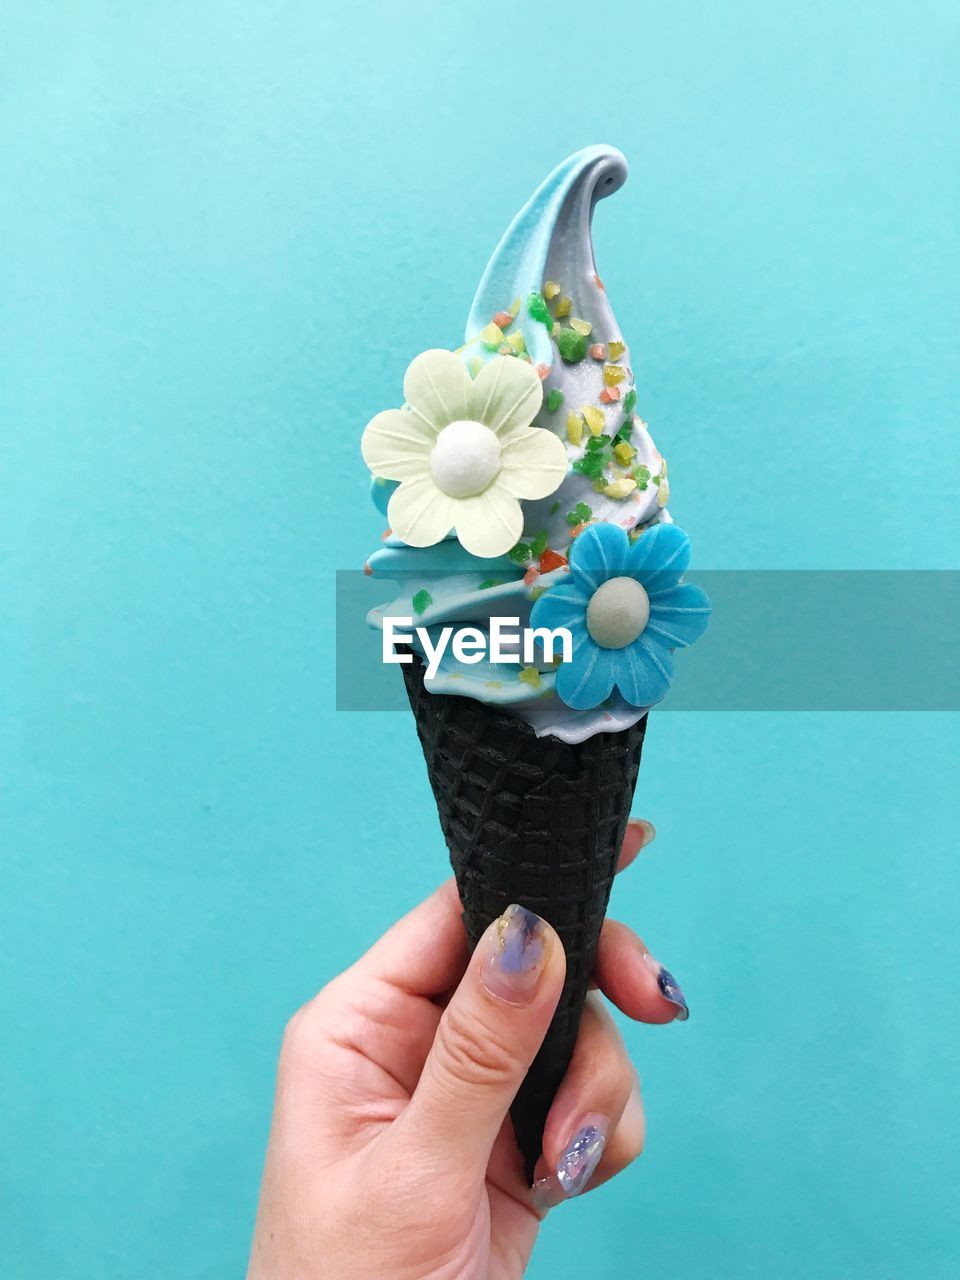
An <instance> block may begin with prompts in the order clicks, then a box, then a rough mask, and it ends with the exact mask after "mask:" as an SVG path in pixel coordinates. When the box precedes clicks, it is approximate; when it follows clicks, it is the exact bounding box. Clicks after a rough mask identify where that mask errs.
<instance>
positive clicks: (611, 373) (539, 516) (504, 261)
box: [366, 146, 670, 742]
mask: <svg viewBox="0 0 960 1280" xmlns="http://www.w3.org/2000/svg"><path fill="white" fill-rule="evenodd" d="M626 177H627V165H626V160H625V159H624V157H623V155H622V154H621V153H620V152H619V151H617V150H615V149H614V148H612V147H607V146H595V147H588V148H586V149H585V150H583V151H578V152H577V153H576V154H575V155H572V156H570V157H569V158H568V159H567V160H565V161H564V162H563V163H562V164H561V165H559V166H558V167H557V168H556V169H555V170H554V171H553V172H552V173H551V174H550V175H549V177H547V178H546V179H545V181H544V182H543V183H541V185H540V186H539V187H538V188H537V190H536V191H535V192H534V193H533V195H532V196H531V198H530V199H529V201H528V202H527V203H526V204H525V205H524V206H523V208H522V209H521V210H520V212H519V213H518V214H517V215H516V217H515V218H514V219H513V221H512V222H511V224H510V226H509V227H508V228H507V231H506V233H505V234H504V236H503V238H502V239H501V241H500V243H499V245H498V246H497V248H496V250H495V252H494V254H493V257H492V258H491V260H490V262H489V264H488V266H487V269H486V271H485V272H484V274H483V278H482V279H481V281H480V286H479V288H478V290H477V294H476V297H475V298H474V301H473V306H472V307H471V310H470V315H469V317H468V319H467V325H466V341H465V344H464V346H463V347H462V348H460V350H459V352H458V354H459V355H460V356H461V358H462V360H463V361H464V363H465V364H466V366H467V369H468V370H469V372H470V373H471V375H472V376H474V377H475V376H476V374H477V372H478V370H479V369H480V368H482V367H483V365H484V364H485V363H487V362H488V361H489V360H491V359H496V358H501V357H502V356H503V355H508V354H512V355H515V356H517V357H518V358H522V359H529V360H530V362H531V363H532V364H533V365H534V366H535V367H536V368H537V369H538V372H539V373H540V375H541V377H542V380H543V393H544V398H543V405H542V407H541V409H540V411H539V413H538V414H537V417H536V418H535V420H534V425H535V426H537V427H543V428H545V429H546V430H549V431H552V432H553V433H554V434H555V435H557V436H558V437H559V438H560V440H561V441H562V442H563V443H564V445H565V446H566V450H567V458H568V471H567V474H566V477H565V479H564V480H563V481H562V483H561V484H560V486H559V488H558V489H556V490H555V491H554V492H553V493H551V494H550V495H549V497H547V498H543V499H538V500H530V501H524V502H522V503H521V507H522V514H523V535H522V537H521V539H520V541H519V543H518V544H517V546H516V547H514V548H513V549H512V550H511V551H510V552H509V554H507V555H502V556H498V557H495V558H492V559H487V558H480V557H478V556H475V555H472V554H471V553H469V552H468V551H466V550H465V549H464V547H463V546H462V545H461V544H460V543H459V542H458V541H457V539H456V537H455V536H453V535H452V534H451V535H450V536H448V537H447V538H446V539H444V540H443V541H442V542H440V543H438V544H436V545H434V546H430V547H412V546H408V545H406V544H405V543H404V542H403V541H401V540H400V539H399V538H398V537H397V536H396V535H393V534H389V533H388V534H387V535H386V537H385V539H384V541H383V545H382V546H381V548H380V549H379V550H377V551H376V552H374V554H373V555H371V556H370V557H369V559H368V561H367V565H366V569H367V572H368V573H370V574H371V575H372V576H373V577H375V578H384V579H389V580H392V581H394V582H395V583H396V584H397V586H398V588H399V594H398V595H397V596H396V598H395V599H393V600H392V601H391V602H390V603H389V604H385V605H382V606H380V607H378V608H376V609H374V610H373V611H372V612H371V613H370V615H369V622H370V623H371V625H373V626H375V627H382V626H383V621H384V618H385V617H394V618H396V617H407V618H410V617H412V618H413V619H414V623H415V625H416V626H419V627H424V628H426V629H427V630H428V632H429V634H430V636H431V639H432V640H433V641H434V642H435V641H436V637H437V636H438V634H439V632H440V630H441V628H443V627H445V626H450V625H454V624H469V625H472V626H475V627H477V628H478V629H479V630H480V631H481V632H483V633H488V632H489V627H490V619H491V618H494V617H500V618H518V619H519V623H520V627H525V626H527V625H528V623H529V621H530V613H531V610H532V608H533V606H534V604H535V602H536V601H537V600H538V599H541V598H542V597H543V596H544V593H545V592H547V591H549V590H550V588H551V587H553V586H555V585H558V584H560V583H563V582H564V581H566V580H567V579H569V577H570V572H569V569H568V560H569V557H570V554H571V546H572V543H573V540H574V538H576V537H577V536H578V535H579V534H580V533H582V531H583V529H584V528H585V527H589V526H590V525H592V524H594V523H595V522H604V523H607V524H611V525H615V526H618V527H619V528H621V529H623V530H626V531H628V532H629V533H630V534H631V535H632V536H634V537H635V536H636V534H637V532H639V531H642V530H644V529H648V528H650V527H652V526H654V525H656V524H659V523H670V516H669V514H668V512H667V510H666V502H667V498H668V496H669V487H668V483H667V465H666V462H665V461H664V459H663V458H662V457H661V455H660V453H659V452H658V451H657V448H656V446H655V445H654V443H653V440H652V439H651V436H650V433H649V431H648V430H647V427H646V424H645V423H644V422H643V421H642V419H641V418H640V417H639V415H638V414H637V412H636V398H637V397H636V389H635V386H634V378H633V371H632V369H631V366H630V352H629V349H628V347H627V346H626V344H625V342H624V341H623V337H622V334H621V331H620V327H619V325H618V324H617V321H616V318H615V317H614V314H613V311H612V310H611V308H610V304H609V302H608V300H607V295H606V292H605V290H604V287H603V284H602V283H601V281H600V278H599V276H598V275H597V270H596V264H595V261H594V252H593V240H592V234H591V223H592V218H593V210H594V207H595V205H596V203H597V201H598V200H601V199H603V198H604V197H605V196H608V195H612V194H613V193H614V192H615V191H617V190H618V189H619V188H620V187H621V186H622V185H623V183H624V181H625V180H626ZM395 487H396V485H395V484H394V483H393V482H390V481H384V480H374V482H373V496H374V500H375V502H376V503H377V506H378V507H379V509H380V510H381V511H382V512H384V513H385V512H386V506H387V502H388V499H389V497H390V494H391V492H392V491H393V489H394V488H395ZM415 647H419V646H418V645H416V644H415ZM426 687H427V689H428V690H429V691H430V692H431V693H448V694H457V695H460V696H467V697H472V698H476V699H479V700H480V701H482V702H485V703H488V704H492V705H495V706H497V707H499V708H502V709H503V710H504V711H506V712H509V713H511V714H514V715H516V716H518V717H520V718H522V719H523V720H525V721H527V722H528V723H529V724H530V725H531V726H532V727H533V728H534V730H535V731H536V733H537V734H539V735H545V734H550V735H553V736H555V737H558V738H561V739H563V740H564V741H567V742H580V741H583V740H585V739H587V738H589V737H591V736H592V735H593V734H595V733H598V732H602V731H603V732H609V731H618V730H622V729H626V728H628V727H629V726H631V725H633V724H635V723H636V722H637V721H638V720H639V719H640V718H641V717H642V716H643V715H644V714H645V713H646V711H647V710H648V709H649V708H648V707H646V706H644V707H637V706H633V705H631V704H630V703H628V702H627V701H626V700H625V699H624V698H623V697H622V696H621V695H620V694H619V692H613V693H612V695H611V696H610V697H608V698H606V699H605V700H604V701H603V702H602V704H601V705H600V706H597V707H594V708H591V709H586V710H577V709H575V708H573V707H571V706H569V705H567V704H566V703H565V702H564V701H563V700H562V699H561V698H560V697H559V696H558V694H557V691H556V668H555V666H554V665H552V664H550V663H547V662H545V661H543V662H540V663H536V662H534V663H531V664H530V665H526V666H525V665H523V664H518V663H516V662H513V663H502V662H501V663H494V662H491V661H489V660H488V659H486V658H485V659H484V660H483V661H481V662H479V663H475V664H469V665H468V664H466V663H464V662H460V661H458V660H457V659H456V657H455V656H454V654H453V653H452V651H451V649H450V648H449V647H448V649H447V651H446V652H445V654H444V656H443V657H442V658H441V659H440V662H439V665H438V668H437V670H436V672H435V674H434V675H433V676H432V677H429V678H428V679H427V680H426Z"/></svg>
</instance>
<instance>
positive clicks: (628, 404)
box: [623, 387, 637, 413]
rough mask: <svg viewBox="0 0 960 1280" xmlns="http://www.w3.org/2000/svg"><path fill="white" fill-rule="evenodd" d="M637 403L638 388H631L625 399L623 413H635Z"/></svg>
mask: <svg viewBox="0 0 960 1280" xmlns="http://www.w3.org/2000/svg"><path fill="white" fill-rule="evenodd" d="M636 403H637V388H636V387H631V388H630V390H629V391H628V392H627V394H626V395H625V396H624V397H623V412H624V413H633V410H634V406H635V405H636Z"/></svg>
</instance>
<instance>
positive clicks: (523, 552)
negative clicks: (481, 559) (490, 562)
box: [507, 542, 530, 564]
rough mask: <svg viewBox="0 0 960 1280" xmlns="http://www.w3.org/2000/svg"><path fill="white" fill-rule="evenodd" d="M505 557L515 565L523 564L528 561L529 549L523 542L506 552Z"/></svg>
mask: <svg viewBox="0 0 960 1280" xmlns="http://www.w3.org/2000/svg"><path fill="white" fill-rule="evenodd" d="M507 555H508V556H509V557H510V559H511V560H513V561H514V562H515V563H516V564H525V563H526V562H527V561H528V560H529V559H530V548H529V547H528V546H527V544H526V543H525V542H518V543H517V545H516V546H515V547H513V548H512V549H511V550H510V551H508V552H507Z"/></svg>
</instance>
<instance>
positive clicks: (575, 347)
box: [557, 329, 587, 364]
mask: <svg viewBox="0 0 960 1280" xmlns="http://www.w3.org/2000/svg"><path fill="white" fill-rule="evenodd" d="M557 350H558V351H559V352H560V358H561V360H563V362H564V364H577V363H579V361H581V360H582V359H583V357H584V356H585V355H586V351H587V340H586V338H585V337H584V336H583V334H582V333H577V331H576V330H575V329H561V330H560V332H559V333H558V334H557Z"/></svg>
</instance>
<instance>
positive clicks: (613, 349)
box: [607, 338, 627, 360]
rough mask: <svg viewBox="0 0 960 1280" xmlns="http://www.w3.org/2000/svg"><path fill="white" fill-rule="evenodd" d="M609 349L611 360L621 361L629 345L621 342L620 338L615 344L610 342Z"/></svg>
mask: <svg viewBox="0 0 960 1280" xmlns="http://www.w3.org/2000/svg"><path fill="white" fill-rule="evenodd" d="M607 347H608V349H609V351H610V359H611V360H619V359H620V357H621V356H622V355H623V353H624V351H626V349H627V344H626V343H625V342H621V341H620V339H619V338H614V340H613V342H608V343H607Z"/></svg>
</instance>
